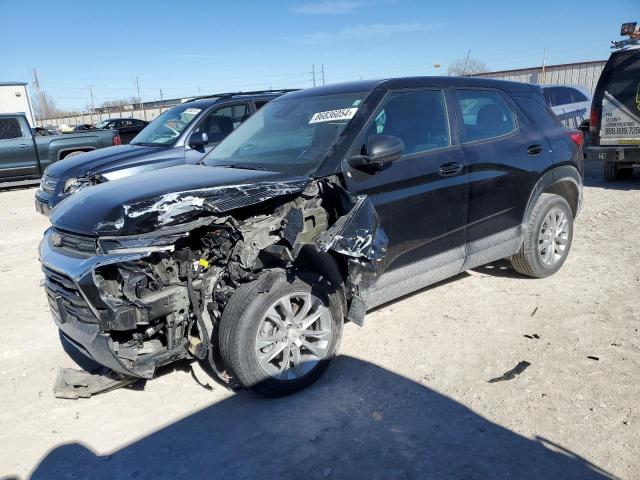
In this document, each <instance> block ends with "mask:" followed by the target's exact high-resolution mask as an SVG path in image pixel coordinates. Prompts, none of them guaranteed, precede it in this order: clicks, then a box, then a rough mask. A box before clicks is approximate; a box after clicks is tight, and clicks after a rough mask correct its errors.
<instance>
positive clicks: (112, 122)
mask: <svg viewBox="0 0 640 480" xmlns="http://www.w3.org/2000/svg"><path fill="white" fill-rule="evenodd" d="M147 125H149V122H147V121H145V120H138V119H137V118H107V119H106V120H103V121H101V122H100V123H98V124H97V125H96V126H95V128H99V129H104V130H117V131H118V134H119V135H120V138H121V140H122V144H123V145H126V144H127V143H129V142H130V141H131V140H133V138H134V137H135V136H136V135H138V134H139V133H140V132H141V131H142V130H143V129H144V127H146V126H147Z"/></svg>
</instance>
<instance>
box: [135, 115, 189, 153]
mask: <svg viewBox="0 0 640 480" xmlns="http://www.w3.org/2000/svg"><path fill="white" fill-rule="evenodd" d="M201 111H202V109H201V108H195V107H190V106H189V105H180V106H178V107H173V108H172V109H170V110H167V111H166V112H164V113H163V114H162V115H160V116H159V117H158V118H156V119H155V120H154V121H153V122H151V123H150V124H149V125H147V126H146V127H145V128H144V129H143V130H142V131H141V132H140V133H139V134H138V135H136V137H135V138H134V139H133V140H132V141H131V142H130V143H131V144H133V145H151V146H159V147H162V146H166V145H171V144H172V143H173V142H175V141H176V139H177V138H178V137H179V136H180V134H181V133H182V132H183V130H184V129H185V128H187V125H189V124H190V123H191V121H192V120H193V119H194V118H195V117H196V116H197V115H198V114H199V113H200V112H201Z"/></svg>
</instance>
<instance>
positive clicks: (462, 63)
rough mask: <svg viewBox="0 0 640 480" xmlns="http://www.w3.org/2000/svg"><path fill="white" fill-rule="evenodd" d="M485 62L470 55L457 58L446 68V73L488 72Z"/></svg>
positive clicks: (455, 74) (457, 74)
mask: <svg viewBox="0 0 640 480" xmlns="http://www.w3.org/2000/svg"><path fill="white" fill-rule="evenodd" d="M488 71H489V68H488V67H487V64H486V63H484V62H482V61H480V60H476V59H475V58H471V57H464V58H457V59H456V60H454V61H453V63H452V64H451V65H449V68H448V69H447V75H451V76H459V75H471V74H474V73H483V72H488Z"/></svg>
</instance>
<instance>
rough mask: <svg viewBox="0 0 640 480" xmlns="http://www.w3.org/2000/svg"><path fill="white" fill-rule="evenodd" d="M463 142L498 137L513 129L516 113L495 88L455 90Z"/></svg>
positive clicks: (514, 127)
mask: <svg viewBox="0 0 640 480" xmlns="http://www.w3.org/2000/svg"><path fill="white" fill-rule="evenodd" d="M456 97H457V100H458V105H459V106H460V112H461V114H462V125H461V132H460V133H461V136H462V141H463V142H474V141H477V140H485V139H489V138H495V137H500V136H502V135H506V134H508V133H511V132H513V131H515V130H516V129H517V128H518V127H517V123H516V114H515V112H514V111H513V109H512V108H511V107H510V106H509V104H508V103H507V101H506V100H505V98H504V97H503V96H502V94H501V93H500V92H498V91H495V90H479V89H478V90H476V89H473V90H463V89H460V90H457V91H456Z"/></svg>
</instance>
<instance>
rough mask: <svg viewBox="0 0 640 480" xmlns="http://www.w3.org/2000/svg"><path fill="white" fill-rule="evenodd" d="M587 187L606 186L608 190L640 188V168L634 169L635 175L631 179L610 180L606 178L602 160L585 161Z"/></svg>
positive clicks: (585, 183)
mask: <svg viewBox="0 0 640 480" xmlns="http://www.w3.org/2000/svg"><path fill="white" fill-rule="evenodd" d="M584 166H585V178H584V186H585V187H598V188H606V189H607V190H624V191H628V190H638V189H640V169H637V168H636V169H634V171H633V176H632V177H631V178H630V179H629V180H624V181H617V182H608V181H606V180H605V179H604V173H603V165H602V162H598V161H594V160H590V161H586V162H585V163H584Z"/></svg>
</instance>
